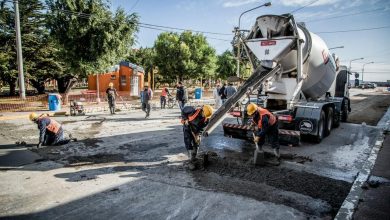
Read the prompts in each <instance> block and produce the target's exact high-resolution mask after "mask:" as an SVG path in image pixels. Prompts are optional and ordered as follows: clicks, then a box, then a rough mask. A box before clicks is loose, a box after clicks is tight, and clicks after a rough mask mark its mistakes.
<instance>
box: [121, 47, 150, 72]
mask: <svg viewBox="0 0 390 220" xmlns="http://www.w3.org/2000/svg"><path fill="white" fill-rule="evenodd" d="M154 58H155V51H154V49H153V48H142V47H141V48H140V49H133V50H132V51H131V53H130V55H129V56H127V58H126V60H128V61H130V62H131V63H134V64H136V65H138V66H142V67H143V68H144V69H145V72H149V71H150V70H151V69H152V67H153V63H154Z"/></svg>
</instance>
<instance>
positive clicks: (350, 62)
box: [349, 57, 364, 72]
mask: <svg viewBox="0 0 390 220" xmlns="http://www.w3.org/2000/svg"><path fill="white" fill-rule="evenodd" d="M363 59H364V58H363V57H361V58H356V59H353V60H350V61H349V72H351V64H352V62H353V61H356V60H363Z"/></svg>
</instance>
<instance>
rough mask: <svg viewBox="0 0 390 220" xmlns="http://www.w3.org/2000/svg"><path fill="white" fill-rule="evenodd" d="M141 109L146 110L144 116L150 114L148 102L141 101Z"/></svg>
mask: <svg viewBox="0 0 390 220" xmlns="http://www.w3.org/2000/svg"><path fill="white" fill-rule="evenodd" d="M142 111H144V112H146V117H148V116H149V114H150V104H149V102H143V103H142Z"/></svg>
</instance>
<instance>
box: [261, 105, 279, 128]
mask: <svg viewBox="0 0 390 220" xmlns="http://www.w3.org/2000/svg"><path fill="white" fill-rule="evenodd" d="M257 111H258V112H259V114H260V119H259V121H258V122H257V126H258V127H259V128H260V129H261V128H262V127H263V125H262V123H261V122H262V120H263V115H268V118H269V121H268V123H269V125H271V126H272V125H274V124H275V122H276V117H275V115H273V114H272V113H271V112H269V111H268V110H267V109H265V108H258V109H257Z"/></svg>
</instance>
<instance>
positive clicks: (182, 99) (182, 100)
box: [176, 82, 188, 110]
mask: <svg viewBox="0 0 390 220" xmlns="http://www.w3.org/2000/svg"><path fill="white" fill-rule="evenodd" d="M176 100H177V101H178V103H179V108H180V110H183V108H184V105H185V104H186V103H187V102H188V92H187V88H186V87H185V86H184V85H183V83H182V82H179V83H178V84H177V86H176Z"/></svg>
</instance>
